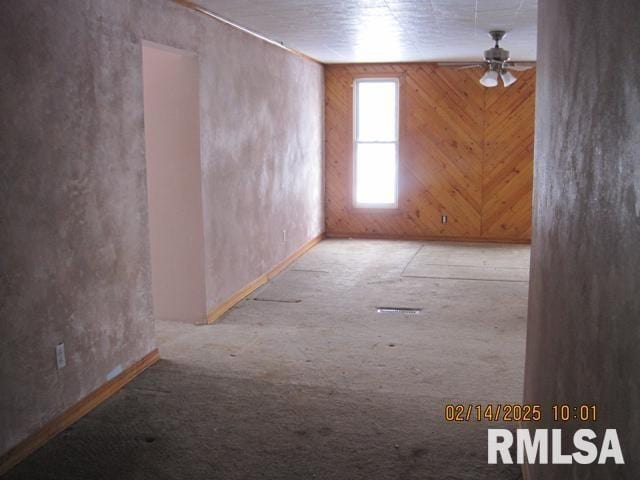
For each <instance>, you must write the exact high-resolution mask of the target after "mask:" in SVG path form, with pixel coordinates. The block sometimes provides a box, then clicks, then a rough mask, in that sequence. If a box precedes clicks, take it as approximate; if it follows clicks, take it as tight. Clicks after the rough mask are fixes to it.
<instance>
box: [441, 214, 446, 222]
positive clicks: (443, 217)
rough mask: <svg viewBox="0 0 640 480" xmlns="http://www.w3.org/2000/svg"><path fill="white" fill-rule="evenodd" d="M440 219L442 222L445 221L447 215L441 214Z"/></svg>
mask: <svg viewBox="0 0 640 480" xmlns="http://www.w3.org/2000/svg"><path fill="white" fill-rule="evenodd" d="M440 220H441V221H442V223H447V216H446V215H442V218H441V219H440Z"/></svg>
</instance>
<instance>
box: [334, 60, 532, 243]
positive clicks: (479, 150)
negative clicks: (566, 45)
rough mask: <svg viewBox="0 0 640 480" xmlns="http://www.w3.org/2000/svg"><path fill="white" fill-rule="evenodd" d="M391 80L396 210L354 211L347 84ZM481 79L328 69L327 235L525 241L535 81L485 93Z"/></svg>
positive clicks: (428, 69)
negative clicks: (395, 94) (396, 106)
mask: <svg viewBox="0 0 640 480" xmlns="http://www.w3.org/2000/svg"><path fill="white" fill-rule="evenodd" d="M391 75H393V76H398V77H399V78H400V102H401V103H400V162H399V164H400V169H399V187H400V189H399V208H398V209H397V210H393V211H387V210H363V209H355V208H353V207H352V205H351V198H352V192H351V188H352V187H351V185H352V160H353V157H352V156H353V153H352V152H353V148H352V141H353V127H352V125H353V122H352V118H353V117H352V115H353V111H352V110H353V97H352V94H353V88H352V84H353V79H354V78H356V77H366V76H391ZM480 75H481V71H480V70H477V69H469V70H456V69H452V68H444V67H438V66H436V65H434V64H428V63H419V64H418V63H416V64H393V65H391V64H389V65H328V66H326V67H325V89H326V109H325V154H326V192H325V193H326V231H327V233H328V234H329V235H331V234H334V235H381V236H393V237H401V238H402V237H404V238H411V237H455V238H470V239H478V238H486V239H495V240H528V239H529V238H530V231H531V227H530V224H531V186H532V163H533V121H534V120H533V102H534V89H535V87H534V79H535V74H534V73H533V72H526V73H525V72H521V73H520V74H519V82H517V83H516V84H514V85H513V86H511V87H509V88H508V89H504V88H502V87H499V88H496V89H485V88H483V87H482V86H481V85H480V84H479V83H478V78H479V76H480ZM443 214H446V215H447V216H448V223H447V224H442V223H441V221H440V219H441V215H443Z"/></svg>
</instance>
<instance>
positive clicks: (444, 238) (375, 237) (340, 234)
mask: <svg viewBox="0 0 640 480" xmlns="http://www.w3.org/2000/svg"><path fill="white" fill-rule="evenodd" d="M325 237H327V238H358V239H373V240H412V241H421V240H424V241H433V242H437V241H442V242H474V243H513V244H521V245H530V244H531V239H529V238H495V237H450V236H437V235H390V234H386V233H348V232H327V233H325Z"/></svg>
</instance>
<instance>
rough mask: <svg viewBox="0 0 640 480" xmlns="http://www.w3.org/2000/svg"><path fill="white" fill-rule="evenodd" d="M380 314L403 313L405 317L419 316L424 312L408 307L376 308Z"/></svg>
mask: <svg viewBox="0 0 640 480" xmlns="http://www.w3.org/2000/svg"><path fill="white" fill-rule="evenodd" d="M376 308H377V310H378V313H403V314H405V315H419V314H420V312H422V309H421V308H408V307H376Z"/></svg>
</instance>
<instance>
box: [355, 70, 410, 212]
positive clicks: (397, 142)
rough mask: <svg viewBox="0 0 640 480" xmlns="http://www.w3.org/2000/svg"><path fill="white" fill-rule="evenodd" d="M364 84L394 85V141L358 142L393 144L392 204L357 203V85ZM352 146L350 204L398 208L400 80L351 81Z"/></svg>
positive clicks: (372, 78)
mask: <svg viewBox="0 0 640 480" xmlns="http://www.w3.org/2000/svg"><path fill="white" fill-rule="evenodd" d="M364 82H393V83H395V85H396V141H395V142H360V143H395V145H396V165H395V167H396V185H395V201H394V203H359V202H358V199H357V191H356V184H357V183H356V181H357V176H358V169H357V148H358V116H359V115H358V84H359V83H364ZM352 121H353V142H352V143H353V145H352V156H353V162H352V166H351V168H352V172H353V175H352V177H353V178H352V185H351V190H352V204H353V207H354V208H370V209H371V208H373V209H385V210H389V209H397V208H398V196H399V192H398V178H399V177H400V170H399V161H400V79H399V78H398V77H358V78H354V79H353V120H352Z"/></svg>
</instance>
